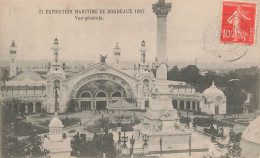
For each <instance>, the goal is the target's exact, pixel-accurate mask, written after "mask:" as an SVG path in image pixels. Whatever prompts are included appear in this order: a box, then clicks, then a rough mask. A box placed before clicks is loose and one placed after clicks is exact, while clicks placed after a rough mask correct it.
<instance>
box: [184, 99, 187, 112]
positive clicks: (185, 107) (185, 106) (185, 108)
mask: <svg viewBox="0 0 260 158" xmlns="http://www.w3.org/2000/svg"><path fill="white" fill-rule="evenodd" d="M186 102H187V101H186V100H184V110H187V105H186Z"/></svg>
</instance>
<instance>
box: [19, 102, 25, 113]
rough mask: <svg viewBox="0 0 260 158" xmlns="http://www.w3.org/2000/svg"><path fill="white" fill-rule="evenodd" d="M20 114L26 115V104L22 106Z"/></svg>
mask: <svg viewBox="0 0 260 158" xmlns="http://www.w3.org/2000/svg"><path fill="white" fill-rule="evenodd" d="M20 113H21V114H24V113H25V104H24V103H22V104H21V105H20Z"/></svg>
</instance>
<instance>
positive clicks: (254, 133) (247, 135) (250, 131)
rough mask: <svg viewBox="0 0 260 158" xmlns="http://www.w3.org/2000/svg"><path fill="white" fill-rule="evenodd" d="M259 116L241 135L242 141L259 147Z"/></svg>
mask: <svg viewBox="0 0 260 158" xmlns="http://www.w3.org/2000/svg"><path fill="white" fill-rule="evenodd" d="M259 125H260V116H258V117H257V118H256V119H255V120H254V121H252V122H251V123H250V124H249V125H248V126H247V128H246V129H245V130H244V132H243V134H242V139H244V140H246V141H249V142H252V143H256V144H259V145H260V128H259Z"/></svg>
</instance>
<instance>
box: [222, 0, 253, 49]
mask: <svg viewBox="0 0 260 158" xmlns="http://www.w3.org/2000/svg"><path fill="white" fill-rule="evenodd" d="M256 7H257V3H254V2H237V1H223V4H222V22H221V36H220V42H222V43H241V44H247V45H253V44H254V43H255V25H256Z"/></svg>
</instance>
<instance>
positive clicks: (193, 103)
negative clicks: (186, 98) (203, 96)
mask: <svg viewBox="0 0 260 158" xmlns="http://www.w3.org/2000/svg"><path fill="white" fill-rule="evenodd" d="M195 108H196V105H195V101H193V102H192V110H195Z"/></svg>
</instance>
